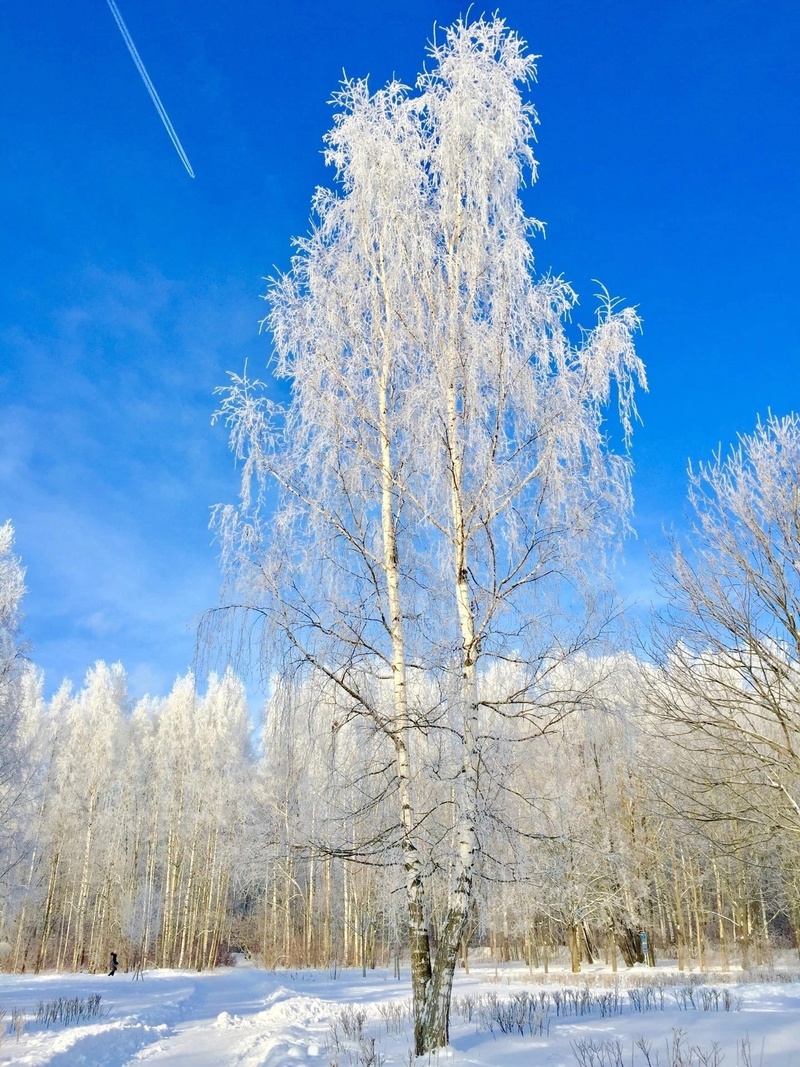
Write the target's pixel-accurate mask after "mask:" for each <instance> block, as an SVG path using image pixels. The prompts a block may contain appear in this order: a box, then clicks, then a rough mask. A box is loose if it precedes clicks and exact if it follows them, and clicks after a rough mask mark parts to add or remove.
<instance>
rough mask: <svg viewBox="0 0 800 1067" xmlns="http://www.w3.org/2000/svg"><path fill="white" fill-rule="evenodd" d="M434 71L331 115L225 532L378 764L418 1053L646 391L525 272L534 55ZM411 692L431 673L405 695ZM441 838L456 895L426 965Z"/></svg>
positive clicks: (489, 27) (628, 327)
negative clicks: (503, 744) (510, 667)
mask: <svg viewBox="0 0 800 1067" xmlns="http://www.w3.org/2000/svg"><path fill="white" fill-rule="evenodd" d="M430 51H431V57H432V67H431V69H430V70H429V71H428V72H426V73H424V74H422V75H421V76H420V78H419V79H418V83H417V87H418V93H417V94H416V95H414V94H412V93H410V92H409V91H408V90H407V89H406V88H405V87H404V86H402V85H400V84H399V83H397V82H392V83H391V84H389V85H388V86H387V87H386V88H385V89H382V90H379V91H378V92H376V93H374V94H371V93H370V92H369V89H368V87H367V83H366V82H365V81H346V82H345V83H344V84H343V86H342V89H341V91H340V92H339V93H338V94H337V95H336V98H335V99H336V103H337V105H338V106H339V108H340V112H339V114H337V116H336V118H335V125H334V127H333V129H332V130H331V132H330V133H329V134H328V135H327V138H326V143H327V160H328V162H329V163H330V164H332V165H333V166H334V167H335V168H336V172H337V177H338V181H339V185H340V191H339V193H338V194H336V193H332V192H328V191H325V190H319V191H318V192H317V194H316V196H315V198H314V210H315V212H316V216H317V218H316V222H315V224H314V227H313V229H312V232H311V235H310V236H309V237H307V238H304V239H302V240H300V241H298V242H297V244H298V253H297V255H296V257H295V259H294V261H293V266H292V269H291V271H290V272H289V273H288V274H287V275H285V276H283V277H281V278H279V279H278V280H276V281H275V282H274V284H273V285H272V287H271V290H270V293H269V302H270V311H269V315H268V317H267V320H266V321H267V324H268V326H269V328H270V329H271V331H272V335H273V337H274V342H275V352H276V362H275V373H276V375H277V377H278V378H282V379H285V380H287V381H289V382H290V384H291V389H292V398H291V401H290V402H289V403H288V404H287V405H285V406H283V405H281V404H280V403H278V402H276V401H275V400H273V399H271V398H269V397H267V396H266V395H265V394H264V392H263V390H262V386H261V383H259V382H257V381H253V380H250V379H248V378H247V377H246V376H244V377H233V380H232V384H231V386H230V387H229V388H228V389H227V390H226V392H225V395H224V398H223V401H222V405H221V415H222V417H224V419H225V420H226V421H227V422H228V424H229V427H230V432H231V444H232V447H233V449H234V451H235V453H236V455H237V456H238V457H239V458H240V459H241V460H242V461H243V477H242V493H241V501H240V504H239V506H238V507H231V506H229V507H225V508H221V509H219V510H218V512H217V521H218V524H219V528H220V530H221V537H222V541H223V546H224V553H225V556H226V559H227V561H228V564H229V565H230V568H231V575H232V581H233V582H234V583H235V584H237V587H238V591H237V592H236V593H235V595H232V597H231V599H232V602H233V604H234V605H238V607H239V608H240V609H241V613H243V618H244V620H245V622H246V625H249V624H251V623H253V622H254V621H255V620H258V619H262V620H263V621H264V622H265V623H266V631H268V637H267V640H266V644H265V646H264V647H265V651H269V652H270V662H271V663H272V664H273V665H274V664H275V658H274V656H273V655H272V654H271V652H272V650H271V649H270V648H269V646H270V643H271V642H275V644H276V647H277V649H278V650H279V651H280V650H281V649H282V650H283V652H284V653H286V655H287V657H288V658H287V660H286V663H287V664H288V663H289V662H290V661H291V662H292V665H293V669H294V670H300V671H301V673H302V672H305V675H306V677H307V679H312V678H313V677H314V676H317V677H320V678H324V679H325V680H326V685H328V686H330V685H331V684H332V685H333V686H334V687H335V688H336V689H337V690H338V694H339V696H338V698H337V701H336V711H335V713H333V712H332V714H331V721H330V722H329V723H328V725H327V733H328V736H329V737H330V736H331V734H333V735H334V736H336V735H337V734H339V732H340V731H342V730H347V729H350V728H355V726H356V724H357V722H358V723H360V724H361V725H359V726H358V729H359V730H361V738H362V741H361V745H362V751H364V750H366V747H367V746H368V745H372V746H373V747H374V749H375V751H376V753H379V752H381V751H382V755H381V756H380V757H379V759H378V762H377V763H376V764H375V765H374V766H373V768H372V772H371V773H370V774H368V775H366V776H365V777H364V779H363V782H362V786H363V788H364V790H365V793H366V794H368V796H371V797H372V799H373V800H375V801H376V802H377V801H380V802H381V803H382V804H384V805H386V804H387V803H392V804H393V805H394V811H395V815H394V818H393V819H392V820H391V822H390V824H389V825H388V826H387V833H385V834H384V835H383V837H382V840H381V842H380V845H381V848H382V849H383V851H384V853H386V852H387V850H388V851H391V850H392V849H397V850H399V853H400V854H401V856H402V864H403V868H404V871H405V882H406V900H407V909H408V930H409V940H410V949H411V966H412V987H413V1002H414V1013H415V1045H416V1050H417V1052H418V1053H423V1052H426V1051H429V1050H431V1049H434V1048H436V1047H439V1046H441V1045H444V1044H446V1043H447V1039H448V1018H449V1008H450V995H451V987H452V978H453V970H454V967H455V963H456V957H457V953H458V950H459V946H460V943H461V940H462V936H463V934H464V931H465V929H466V928H467V924H468V921H469V915H470V901H471V897H472V889H473V882H474V878H475V875H476V871H477V870H478V864H479V859H480V856H481V837H480V835H481V829H480V826H481V820H482V818H483V816H482V810H483V803H484V802H483V797H482V792H481V789H482V787H481V780H482V776H483V778H484V779H485V778H486V776H487V774H488V773H489V771H488V766H489V765H488V763H487V760H488V758H489V754H490V751H491V744H490V742H491V738H492V736H493V735H494V734H496V733H497V731H498V730H499V729H500V728H501V725H502V724H503V723H505V722H512V723H513V724H514V725H513V732H514V733H515V735H516V736H518V737H522V736H530V735H532V734H538V733H542V732H544V731H545V730H546V729H548V727H549V726H551V725H552V724H553V723H554V722H556V721H558V719H559V717H560V716H561V715H562V714H563V713H565V712H566V711H567V710H569V707H570V706H571V704H570V698H569V695H567V696H566V697H565V698H564V699H563V700H560V701H555V700H550V699H549V698H548V685H549V683H548V676H549V671H550V669H551V668H552V665H553V663H554V662H562V661H563V660H564V659H565V658H568V657H569V656H570V655H571V654H572V653H573V652H574V651H575V650H576V649H581V648H584V647H585V646H586V645H587V644H588V643H589V642H590V640H591V639H592V637H593V636H594V635H595V634H596V632H597V630H598V629H599V628H600V625H601V624H600V622H599V621H598V619H599V616H598V617H591V616H589V617H587V615H586V613H585V611H584V610H583V609H584V608H585V598H584V593H585V592H586V591H587V588H588V586H589V585H590V584H591V582H586V583H584V582H582V576H586V575H587V574H589V575H594V574H595V573H597V572H599V570H600V569H601V568H602V545H603V544H604V543H605V542H606V541H607V539H608V537H609V536H611V535H612V534H614V533H615V532H617V531H618V530H619V529H620V528H621V527H623V528H624V526H625V524H626V517H627V514H628V511H629V506H630V491H629V464H628V461H627V459H626V458H625V457H624V456H619V455H616V454H614V453H613V451H612V450H611V449H610V448H609V446H608V431H607V429H606V427H605V425H604V415H605V411H606V408H607V406H608V404H609V401H610V400H611V398H612V396H614V397H616V399H617V401H618V410H619V416H620V423H621V438H622V439H623V440H624V442H627V441H628V439H629V437H630V433H631V424H632V419H633V416H634V414H635V407H634V388H635V385H636V384H637V381H638V382H643V381H644V372H643V368H642V365H641V362H640V361H639V359H638V358H637V356H636V354H635V352H634V348H633V344H632V334H633V332H634V331H635V330H636V329H637V327H638V318H637V315H636V313H635V312H634V311H633V310H632V309H630V308H625V309H617V308H616V307H615V304H614V302H613V301H611V300H610V299H608V298H604V299H603V301H602V304H601V308H600V313H599V319H598V324H597V325H596V326H595V327H594V328H593V329H591V330H588V331H586V332H585V333H584V335H583V338H582V340H581V341H580V343H578V344H574V343H572V342H571V341H570V339H569V336H568V334H567V331H566V329H565V325H564V323H565V319H566V317H567V316H568V315H569V313H570V312H571V310H572V308H573V306H574V304H575V299H576V298H575V295H574V293H573V292H572V290H571V289H570V287H569V286H568V285H567V284H566V283H565V282H564V281H562V280H561V279H559V278H554V277H551V276H545V277H542V278H540V279H538V280H537V279H535V278H534V274H533V256H532V251H531V245H530V240H529V238H530V235H531V232H532V231H533V230H535V229H536V228H537V226H538V224H537V223H536V222H534V221H533V220H531V219H528V218H526V216H525V213H524V211H523V208H522V204H521V202H520V199H519V189H520V185H521V183H522V181H523V176H524V172H525V171H526V170H530V171H531V172H533V171H534V168H535V163H534V158H533V154H532V151H531V143H532V140H533V128H534V127H533V124H534V122H535V121H536V119H535V114H534V112H533V109H532V108H531V106H530V105H529V104H527V103H525V102H524V101H523V98H522V96H521V93H520V90H519V88H518V86H519V84H520V83H523V84H524V83H526V82H528V81H529V80H530V79H531V78H532V76H533V73H534V64H533V58H532V57H531V56H528V55H526V54H525V47H524V43H523V42H522V41H521V40H520V38H519V37H518V36H517V35H516V34H514V33H513V32H511V31H509V30H507V28H506V26H505V24H504V23H503V21H502V20H500V19H497V18H495V19H490V20H484V19H481V20H478V21H476V22H474V23H470V24H467V23H464V22H458V23H456V24H455V25H454V26H453V27H452V28H450V29H449V30H447V31H445V33H444V36H443V40H442V41H441V43H438V44H435V45H433V46H432V47H431V50H430ZM590 559H591V563H589V562H588V561H589V560H590ZM582 567H583V575H582ZM575 613H577V614H579V615H580V619H579V620H578V621H577V622H576V621H573V622H570V621H569V618H570V616H571V615H572V614H575ZM505 659H511V660H513V661H514V663H515V664H516V665H517V667H518V668H519V669H517V670H515V671H513V672H510V675H509V677H512V676H513V678H514V684H513V688H511V689H507V688H504V687H502V686H498V687H497V688H496V689H495V690H494V691H491V692H489V691H487V690H486V688H485V686H484V687H482V683H481V678H482V677H484V676H485V669H486V668H488V667H489V666H490V665H491V664H492V663H498V662H500V661H503V660H505ZM482 672H484V673H482ZM412 673H413V674H414V676H415V677H417V678H424V679H426V683H425V685H423V686H420V687H418V692H416V691H415V694H412V693H411V692H410V689H409V681H410V676H411V674H412ZM498 677H499V676H498ZM423 692H424V693H426V694H427V695H426V696H425V698H424V699H423V698H422V697H420V696H419V693H423ZM484 756H486V759H485V758H484ZM495 770H496V771H497V780H499V779H500V778H501V768H499V767H496V768H495ZM437 782H438V785H437V784H436V783H437ZM370 791H372V792H370ZM364 802H365V803H366V798H365V801H364ZM434 814H435V816H436V818H435V819H434V818H433V816H434ZM433 826H436V831H435V832H434V830H433V829H432V827H433ZM437 837H438V840H439V841H440V842H447V845H446V846H445V845H440V846H437V847H440V848H444V849H445V850H446V852H447V854H446V855H445V856H444V858H440V862H441V863H442V867H443V869H445V870H449V871H450V872H451V873H452V878H451V883H450V891H449V895H448V897H447V906H446V909H445V913H444V914H443V915H442V916H441V918H440V921H439V922H438V924H437V935H438V936H437V943H436V948H435V951H432V948H431V945H430V942H429V933H428V918H429V912H428V909H429V906H430V905H429V896H430V876H431V873H432V872H433V870H434V868H435V866H436V861H435V859H434V858H433V856H432V853H431V849H432V847H433V844H432V842H433V841H434V840H435V839H436V838H437ZM363 846H364V850H363V851H362V855H365V854H366V852H367V850H369V849H372V850H373V852H374V849H375V841H374V840H373V841H371V842H364V843H363ZM351 849H352V854H353V855H356V854H357V853H358V843H355V844H353V845H352V846H351ZM426 887H427V888H426ZM426 893H428V896H427V897H426Z"/></svg>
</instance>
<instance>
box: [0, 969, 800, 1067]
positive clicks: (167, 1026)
mask: <svg viewBox="0 0 800 1067" xmlns="http://www.w3.org/2000/svg"><path fill="white" fill-rule="evenodd" d="M650 973H652V972H650ZM493 977H494V970H493V969H489V968H486V969H484V968H481V967H479V968H478V969H477V971H476V973H473V974H472V975H469V976H465V975H460V976H459V977H458V979H457V982H456V989H455V995H456V996H459V995H460V996H463V995H464V994H465V993H470V994H479V993H482V992H491V993H498V994H499V995H500V996H508V995H511V994H513V993H514V992H515V991H520V990H522V989H524V988H526V983H525V981H524V972H522V971H520V970H519V969H514V968H508V969H506V970H504V971H501V972H500V982H499V984H498V983H497V982H494V981H492V978H493ZM589 977H591V975H590V976H589ZM509 979H510V980H511V981H510V982H509ZM621 979H622V983H621V984H622V987H623V988H624V975H623V976H621ZM585 980H586V979H585V977H582V976H576V982H575V984H576V985H578V986H580V985H581V984H582V983H583V982H584V981H585ZM674 980H675V984H676V985H680V984H681V983H682V982H685V980H686V979H685V976H682V975H678V974H675V975H674ZM709 984H711V985H713V984H714V981H713V976H709ZM529 988H534V989H536V990H537V991H538V990H541V989H542V988H543V987H542V985H541V984H536V985H532V986H530V987H529ZM738 991H739V993H740V994H741V996H742V998H743V1002H742V1010H741V1011H737V1012H730V1013H728V1012H723V1011H719V1012H704V1011H702V1010H698V1011H679V1010H678V1009H677V1007H676V1006H674V1005H673V1006H672V1007H671V1008H670V1010H668V1011H663V1012H661V1011H653V1012H647V1013H644V1014H642V1013H636V1012H633V1011H632V1010H630V1009H627V1010H626V1011H625V1012H624V1014H623V1015H621V1016H610V1017H606V1018H600V1017H599V1016H598V1015H592V1016H582V1017H574V1016H573V1017H569V1018H559V1019H553V1020H552V1023H551V1027H550V1033H549V1034H545V1035H543V1036H534V1037H531V1036H529V1035H527V1034H526V1035H525V1036H524V1037H523V1036H520V1035H519V1034H502V1033H500V1032H499V1031H498V1030H497V1029H495V1032H494V1034H492V1033H490V1032H488V1031H487V1030H486V1029H483V1030H481V1031H480V1032H477V1030H476V1027H475V1025H474V1023H473V1024H469V1023H467V1022H465V1021H464V1020H463V1019H461V1018H459V1017H454V1019H453V1027H452V1046H451V1047H450V1048H449V1049H447V1050H443V1051H442V1052H441V1053H440V1054H439V1055H438V1056H433V1057H430V1058H424V1059H421V1060H419V1061H417V1062H418V1063H419V1064H420V1065H421V1067H444V1065H445V1064H446V1065H448V1067H539V1065H541V1067H576V1064H577V1060H576V1058H575V1056H574V1054H573V1052H572V1049H571V1044H572V1043H573V1042H575V1041H577V1040H580V1039H581V1038H591V1039H592V1040H594V1041H603V1040H608V1039H614V1038H617V1037H619V1038H620V1039H621V1040H622V1043H623V1048H624V1049H625V1056H626V1059H625V1062H626V1064H627V1063H628V1062H629V1060H630V1055H631V1049H632V1042H633V1040H634V1039H636V1038H638V1037H640V1036H643V1037H645V1038H647V1039H648V1040H651V1041H652V1042H653V1049H654V1051H655V1050H659V1051H660V1053H661V1058H662V1061H663V1060H664V1056H665V1053H666V1047H665V1042H667V1041H670V1040H671V1039H672V1034H673V1031H674V1030H675V1029H676V1028H678V1029H682V1030H684V1031H685V1032H686V1041H687V1043H688V1044H697V1045H701V1046H702V1047H704V1048H705V1049H708V1048H709V1047H710V1045H711V1043H712V1042H713V1041H716V1042H718V1043H719V1044H720V1046H721V1048H722V1049H723V1051H724V1053H725V1056H724V1059H723V1061H722V1067H736V1065H737V1064H738V1063H740V1062H741V1060H740V1057H739V1055H738V1053H739V1044H740V1042H741V1040H742V1038H745V1037H749V1039H750V1042H751V1048H752V1062H753V1063H754V1064H759V1063H760V1064H761V1067H800V983H794V982H792V983H787V984H781V983H778V982H772V983H768V984H748V985H743V986H741V987H739V990H738ZM409 992H410V991H409V987H408V981H407V980H406V981H403V982H396V981H393V980H392V979H391V978H390V976H389V974H388V973H387V972H384V971H375V972H371V973H370V974H369V975H368V976H367V977H366V978H363V977H362V976H361V974H360V973H359V972H352V971H349V972H347V971H345V972H341V973H340V974H339V976H338V978H337V979H333V978H332V977H331V976H330V975H329V974H328V973H327V972H322V971H296V972H278V973H275V972H269V971H261V970H257V969H256V968H254V967H250V966H240V967H236V968H224V969H220V970H218V971H215V972H210V973H202V974H197V973H194V972H185V971H151V972H148V973H147V974H146V975H145V977H144V980H143V981H136V982H132V981H131V980H130V977H129V976H127V975H124V974H119V975H117V976H116V977H115V978H113V979H112V978H107V977H105V976H91V975H85V974H79V975H52V974H49V975H42V976H36V977H34V976H28V975H0V1009H5V1011H6V1016H5V1019H4V1020H3V1024H2V1029H3V1030H4V1031H6V1033H5V1037H4V1039H3V1041H2V1044H1V1045H0V1065H3V1067H4V1065H6V1064H25V1065H30V1067H45V1065H47V1067H84V1065H86V1067H329V1065H330V1064H339V1065H340V1067H349V1065H350V1064H355V1063H357V1062H361V1061H359V1059H358V1055H357V1052H356V1048H357V1043H356V1042H354V1041H352V1040H351V1041H347V1040H346V1039H345V1038H344V1037H343V1035H342V1033H341V1025H340V1028H339V1040H340V1042H341V1045H340V1047H339V1048H338V1050H337V1049H336V1048H335V1047H334V1046H333V1045H332V1044H331V1041H332V1030H331V1023H332V1021H333V1020H334V1019H335V1018H337V1016H338V1015H339V1013H340V1012H341V1011H342V1009H343V1008H345V1007H346V1006H348V1005H357V1006H359V1007H360V1008H362V1009H363V1010H364V1012H365V1013H366V1016H367V1023H366V1026H365V1034H366V1035H367V1036H368V1037H375V1038H376V1049H377V1050H378V1052H379V1053H380V1054H381V1055H382V1056H384V1057H385V1059H384V1060H383V1061H382V1062H384V1063H385V1064H386V1067H401V1065H407V1064H408V1062H409V1061H408V1048H409V1044H410V1039H411V1034H410V1025H409V1024H406V1026H405V1028H404V1031H403V1032H402V1033H400V1034H396V1033H394V1032H391V1033H387V1026H386V1023H385V1022H384V1020H383V1019H382V1018H381V1017H380V1015H379V1012H378V1006H379V1005H380V1004H381V1003H386V1002H389V1001H393V1000H403V1001H407V1000H408V998H409ZM93 993H94V994H100V996H101V998H102V1000H101V1007H102V1008H103V1009H104V1011H105V1012H106V1013H107V1014H105V1015H104V1016H103V1017H102V1018H100V1019H96V1020H92V1021H90V1022H85V1023H79V1024H76V1025H72V1026H67V1027H63V1026H55V1027H52V1028H50V1029H49V1030H48V1029H46V1028H44V1027H43V1026H40V1025H39V1024H37V1023H36V1022H35V1014H36V1009H37V1005H38V1003H39V1002H40V1001H48V1000H52V999H55V998H56V997H80V998H85V997H87V996H90V995H91V994H93ZM12 1008H17V1009H19V1010H22V1011H24V1012H25V1013H26V1015H27V1016H28V1023H27V1027H26V1031H25V1033H24V1034H23V1035H22V1038H21V1040H20V1041H19V1042H17V1041H16V1039H15V1037H14V1035H13V1034H12V1033H9V1032H8V1031H9V1030H10V1025H9V1023H10V1017H11V1010H12ZM762 1043H763V1056H762ZM635 1063H636V1064H637V1065H638V1064H643V1063H644V1060H643V1059H642V1058H641V1056H639V1057H638V1058H637V1059H636V1060H635Z"/></svg>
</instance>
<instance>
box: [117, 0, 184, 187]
mask: <svg viewBox="0 0 800 1067" xmlns="http://www.w3.org/2000/svg"><path fill="white" fill-rule="evenodd" d="M108 6H109V7H110V8H111V14H112V15H113V16H114V19H115V20H116V23H117V25H118V26H119V32H120V33H121V34H122V39H123V41H124V42H125V44H126V45H127V46H128V51H129V52H130V54H131V59H132V60H133V62H134V63H135V64H136V69H137V70H138V71H139V73H140V74H141V76H142V81H143V82H144V84H145V88H146V89H147V91H148V93H150V99H151V100H152V101H153V103H154V104H155V105H156V111H157V112H158V113H159V115H160V116H161V121H162V122H163V123H164V129H165V130H166V131H167V133H168V134H169V136H170V140H171V141H172V143H173V144H174V145H175V151H176V152H177V153H178V155H179V156H180V159H181V163H183V165H184V167H186V170H187V171H188V173H189V177H190V178H193V177H194V171H193V170H192V164H191V163H190V162H189V157H188V156H187V155H186V153H185V152H184V150H183V145H182V144H181V142H180V139H179V137H178V135H177V133H176V132H175V127H174V126H173V125H172V123H171V122H170V121H169V115H168V114H167V112H166V110H165V109H164V105H163V104H162V103H161V98H160V97H159V95H158V93H157V92H156V87H155V85H153V83H152V81H151V80H150V75H149V74H148V73H147V71H146V69H145V65H144V63H142V57H141V56H140V55H139V53H138V52H137V51H136V45H135V44H134V43H133V38H132V37H131V35H130V34H129V33H128V27H127V26H126V25H125V23H124V22H123V19H122V15H120V13H119V8H118V7H117V5H116V4H115V3H114V0H108Z"/></svg>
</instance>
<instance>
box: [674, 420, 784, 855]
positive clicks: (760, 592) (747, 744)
mask: <svg viewBox="0 0 800 1067" xmlns="http://www.w3.org/2000/svg"><path fill="white" fill-rule="evenodd" d="M689 503H690V507H691V531H690V536H689V539H688V542H689V543H688V544H687V545H686V547H685V548H681V547H680V546H679V545H678V544H677V543H676V545H675V546H674V554H673V558H672V560H671V561H670V562H669V563H666V564H664V565H663V566H662V570H661V579H662V584H663V586H664V589H665V592H666V594H667V597H668V601H667V608H666V610H665V611H664V613H663V617H662V619H661V620H660V626H659V627H657V631H656V639H657V653H658V658H659V660H660V662H661V665H662V668H663V671H662V675H661V678H660V680H659V685H658V687H657V689H656V691H655V702H656V703H657V704H658V705H659V706H660V707H661V709H662V712H664V713H666V715H667V717H668V719H669V721H670V722H671V723H672V725H673V731H672V738H673V741H674V742H675V743H676V744H678V745H679V746H680V748H681V752H682V753H683V756H684V759H683V768H682V770H683V774H684V778H685V783H686V785H687V786H689V787H690V788H689V789H688V792H689V793H690V794H691V796H692V800H691V803H692V806H693V807H694V808H695V814H698V815H702V817H703V818H704V819H706V820H718V821H724V820H728V819H735V820H738V821H739V822H740V823H751V824H752V825H754V826H755V827H757V828H758V829H759V831H760V832H761V833H763V834H765V835H766V836H768V837H771V836H773V835H775V834H777V833H782V832H786V833H789V834H795V835H796V834H798V833H800V757H798V751H799V750H800V712H799V711H798V709H799V708H800V416H798V415H789V416H787V417H785V418H777V417H776V416H774V415H770V416H769V417H768V418H767V419H766V420H764V421H763V422H762V421H759V423H758V425H757V426H756V428H755V430H754V431H753V432H752V433H749V434H742V435H740V437H739V441H738V444H737V445H736V446H735V447H734V448H733V449H731V450H730V452H729V453H728V454H727V455H723V453H722V451H721V450H720V451H719V452H718V453H717V454H716V455H715V456H714V457H713V459H711V460H710V461H709V462H706V463H701V464H700V465H699V466H698V467H697V468H695V469H694V470H692V471H690V481H689ZM720 787H721V788H720Z"/></svg>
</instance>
